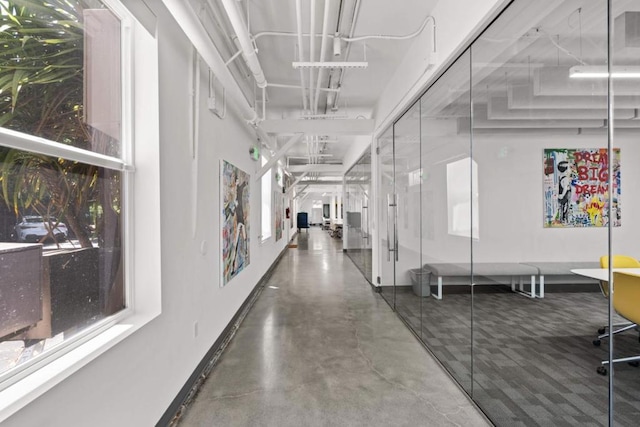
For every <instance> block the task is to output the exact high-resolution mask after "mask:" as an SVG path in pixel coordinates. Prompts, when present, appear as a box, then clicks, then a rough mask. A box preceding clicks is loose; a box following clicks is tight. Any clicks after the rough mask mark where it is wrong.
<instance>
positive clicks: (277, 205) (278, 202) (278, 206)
mask: <svg viewBox="0 0 640 427" xmlns="http://www.w3.org/2000/svg"><path fill="white" fill-rule="evenodd" d="M283 204H284V203H283V200H282V194H281V193H280V192H278V191H274V192H273V210H274V215H273V218H274V220H275V227H274V228H275V230H276V242H277V241H278V240H280V239H282V228H283V226H282V211H283V207H282V205H283Z"/></svg>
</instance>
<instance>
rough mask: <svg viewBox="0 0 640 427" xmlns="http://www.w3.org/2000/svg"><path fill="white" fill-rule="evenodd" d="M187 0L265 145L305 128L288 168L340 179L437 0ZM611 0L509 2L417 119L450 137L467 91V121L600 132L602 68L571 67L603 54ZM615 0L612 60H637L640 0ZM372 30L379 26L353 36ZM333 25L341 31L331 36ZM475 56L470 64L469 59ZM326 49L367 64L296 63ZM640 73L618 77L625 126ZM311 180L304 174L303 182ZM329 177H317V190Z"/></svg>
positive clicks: (639, 123) (462, 119) (632, 115)
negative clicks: (586, 75) (246, 51)
mask: <svg viewBox="0 0 640 427" xmlns="http://www.w3.org/2000/svg"><path fill="white" fill-rule="evenodd" d="M189 1H190V4H191V6H192V8H193V10H194V11H197V13H198V16H199V19H200V22H201V24H202V25H203V26H204V27H205V28H206V30H207V32H208V33H209V36H210V38H211V40H212V41H213V42H214V44H215V45H216V48H217V49H218V51H219V52H220V54H221V56H222V57H223V59H224V60H225V61H226V62H228V67H229V70H230V71H231V73H232V75H233V76H234V79H235V80H236V82H238V84H239V86H240V87H241V89H242V92H243V93H244V96H245V98H246V99H247V100H248V102H249V104H251V105H253V106H254V108H255V110H256V112H257V113H258V115H262V114H264V117H263V118H264V119H266V120H264V121H262V122H261V124H260V127H261V129H263V130H265V131H266V132H267V133H268V134H269V138H270V139H271V140H272V141H275V143H274V144H272V146H271V147H270V148H271V150H272V151H273V152H274V153H275V152H276V151H278V150H279V149H280V148H281V147H283V146H286V145H289V144H288V141H291V138H292V135H294V134H296V133H299V132H302V133H303V134H304V136H303V137H302V138H300V139H299V142H296V143H295V144H293V145H292V146H291V147H290V148H288V149H287V151H286V153H285V154H284V156H283V157H282V163H283V165H284V166H286V167H287V169H288V171H289V172H291V173H292V180H297V179H298V178H300V177H301V175H302V174H303V173H305V172H306V175H305V176H304V177H303V178H302V179H301V180H300V182H299V184H300V185H305V186H306V185H308V184H309V183H310V182H314V183H317V184H320V181H322V180H324V181H328V182H330V184H328V185H329V187H332V186H334V185H335V183H337V182H338V181H339V179H340V176H341V172H342V168H343V166H342V164H343V159H344V156H345V153H347V151H348V150H349V147H350V145H351V144H352V143H353V141H354V140H355V138H357V137H359V136H361V135H371V132H372V126H369V127H368V126H367V123H366V121H367V119H371V118H372V114H373V111H374V107H375V104H376V102H377V101H378V99H379V98H380V96H381V94H382V91H383V90H384V89H385V85H386V82H388V81H389V80H390V79H391V77H392V76H393V74H394V73H395V72H396V68H397V66H398V64H400V63H401V62H402V60H403V58H404V57H405V55H407V51H408V49H409V47H410V46H411V43H412V42H413V39H412V38H407V39H401V36H410V35H411V34H412V33H414V32H416V30H420V29H422V31H431V29H432V27H431V26H430V25H427V23H428V16H429V14H430V12H431V11H432V10H433V8H434V6H435V5H436V4H437V1H438V0H427V1H425V0H403V1H402V2H390V1H388V0H366V1H363V0H241V1H236V0H189ZM325 1H326V2H327V3H325ZM606 4H607V3H606V2H603V1H600V2H594V1H592V0H565V1H561V2H559V1H550V0H549V1H536V2H526V1H519V2H516V3H515V4H514V5H513V6H512V7H510V8H509V9H507V10H506V11H505V12H504V13H503V14H502V16H500V17H499V19H498V21H497V23H496V24H494V25H492V26H491V27H489V29H488V30H487V31H485V32H484V33H483V34H482V36H481V37H480V38H479V39H478V40H477V41H476V42H475V43H474V44H473V46H472V55H469V54H468V53H467V54H465V56H464V57H463V58H462V59H461V61H459V63H458V64H456V65H454V66H453V67H451V69H450V70H448V71H447V73H446V74H445V76H444V77H443V78H442V79H441V80H444V81H446V84H444V83H442V82H439V83H436V84H435V85H434V86H433V87H432V88H431V89H430V95H429V103H428V104H425V105H423V108H422V111H421V114H418V115H414V116H415V117H414V119H415V120H419V118H420V116H422V118H423V119H433V120H437V121H438V124H437V126H435V127H436V130H434V131H433V132H434V135H441V136H443V137H446V134H447V132H448V131H447V129H455V130H454V133H457V134H464V133H467V134H468V132H469V130H470V125H471V122H470V99H471V98H473V112H474V118H473V126H474V132H478V133H486V134H492V133H494V134H498V133H505V132H506V133H518V132H526V131H528V130H531V129H536V130H540V131H545V132H556V133H562V132H568V133H574V134H575V133H582V132H587V133H589V132H593V133H597V132H601V133H602V132H605V131H606V124H607V122H606V119H607V105H608V99H607V96H606V95H607V80H606V78H605V79H574V78H571V77H570V72H571V69H572V67H574V66H583V67H591V66H606V63H607V22H606V21H607V10H606ZM325 5H327V6H328V7H327V8H326V9H325ZM613 8H614V10H613V16H614V17H615V18H616V19H615V46H614V49H613V61H612V62H613V65H614V66H616V67H620V66H633V67H636V66H640V35H639V34H640V12H638V11H640V0H618V1H616V2H614V3H613ZM234 14H237V15H239V16H241V18H242V21H244V22H243V23H242V27H244V29H245V30H248V34H249V38H250V40H251V43H252V45H253V48H252V49H251V54H252V55H253V54H254V53H255V57H256V59H257V62H258V63H259V66H260V69H261V70H262V72H263V74H264V77H263V78H264V82H263V85H265V84H266V89H265V90H264V95H265V96H266V103H265V104H264V105H263V102H262V99H263V98H262V97H263V91H262V89H261V88H259V87H258V86H260V83H259V82H258V80H259V79H256V78H255V77H254V74H255V73H254V72H255V67H253V68H254V70H253V71H254V72H252V71H251V69H250V68H251V67H249V66H248V65H247V61H246V60H245V57H244V56H243V55H238V56H237V57H235V59H233V55H234V54H236V53H237V52H238V51H239V50H240V46H241V44H242V43H241V39H242V37H239V36H240V34H239V31H238V27H237V25H236V27H235V28H234V25H233V20H232V19H230V16H231V18H232V15H234ZM325 14H326V18H325ZM310 34H314V35H315V36H314V37H310ZM376 35H384V37H369V38H366V39H365V40H358V41H355V40H354V41H351V42H349V41H348V40H350V39H358V38H359V37H360V36H376ZM336 37H337V38H338V40H339V43H337V45H335V46H334V38H336ZM247 40H249V39H247ZM322 46H324V49H322V48H321V47H322ZM337 48H339V49H337ZM336 49H337V50H336ZM338 53H339V55H337V54H338ZM471 57H472V58H473V64H469V61H470V58H471ZM250 61H251V60H250ZM321 61H322V62H355V61H358V62H360V61H366V62H368V67H367V68H365V69H352V68H302V69H295V68H294V67H293V63H294V62H316V63H317V62H321ZM464 61H467V63H466V64H465V63H464ZM470 65H471V67H472V68H471V69H472V70H473V73H472V76H473V77H472V79H471V80H470V79H469V66H470ZM257 82H258V83H257ZM637 82H638V80H628V79H616V80H615V82H614V87H615V92H616V96H615V108H616V110H615V113H616V126H617V127H618V128H620V129H623V128H626V129H635V128H638V127H640V120H638V119H639V118H640V117H639V116H640V114H638V111H639V109H640V86H639V85H638V84H637ZM470 92H471V93H470ZM408 115H410V114H409V113H408ZM443 121H444V122H443ZM445 122H448V123H445ZM356 128H357V129H356ZM354 129H355V130H354ZM407 129H413V128H412V127H411V126H408V127H407ZM403 133H406V135H403ZM403 138H404V139H406V140H407V141H409V142H411V141H413V142H414V143H415V142H416V141H417V140H416V139H415V135H412V131H411V130H408V131H406V132H404V131H403V130H402V129H399V131H398V132H397V133H396V139H397V140H398V141H399V142H401V141H402V139H403ZM314 188H315V187H314V186H313V185H311V186H308V187H307V188H306V190H305V192H311V191H314ZM327 188H328V187H327V185H326V184H324V185H323V186H322V187H317V190H318V191H321V192H326V191H327Z"/></svg>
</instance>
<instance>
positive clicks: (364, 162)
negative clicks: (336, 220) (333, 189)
mask: <svg viewBox="0 0 640 427" xmlns="http://www.w3.org/2000/svg"><path fill="white" fill-rule="evenodd" d="M344 179H345V183H344V189H345V211H346V213H345V218H344V224H345V242H346V249H347V256H349V258H351V260H352V261H353V263H354V264H355V265H356V266H357V267H358V268H359V269H360V271H361V272H362V274H363V275H364V276H365V277H366V278H367V280H368V281H369V282H370V283H373V280H372V277H371V276H372V249H371V215H370V214H369V206H370V201H369V200H370V197H371V153H370V152H369V151H367V152H366V153H364V154H363V155H362V157H360V159H358V161H357V162H356V164H354V165H353V166H352V167H351V169H349V171H348V172H347V173H346V174H345V177H344Z"/></svg>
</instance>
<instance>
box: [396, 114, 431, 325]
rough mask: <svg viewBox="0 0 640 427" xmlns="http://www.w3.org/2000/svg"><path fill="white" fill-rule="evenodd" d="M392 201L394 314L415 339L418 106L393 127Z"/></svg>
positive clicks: (418, 271)
mask: <svg viewBox="0 0 640 427" xmlns="http://www.w3.org/2000/svg"><path fill="white" fill-rule="evenodd" d="M393 158H394V172H395V174H394V177H395V200H394V198H393V197H389V198H388V199H389V202H388V205H389V206H393V208H389V212H393V213H394V215H393V216H392V217H391V219H392V220H394V223H393V229H394V233H393V237H394V242H395V246H394V252H393V254H394V255H395V263H396V265H395V287H396V288H395V295H396V311H397V312H398V314H399V315H400V316H402V318H403V319H404V320H405V321H406V322H407V324H408V325H409V326H410V327H411V328H412V329H413V330H414V332H415V333H416V334H417V335H418V336H419V335H420V333H421V328H422V325H421V313H420V305H421V299H422V296H423V294H425V289H422V288H421V283H420V282H421V276H422V275H421V266H420V263H421V260H420V251H421V246H420V230H421V222H420V185H421V180H422V169H421V165H420V102H416V103H415V104H414V105H413V106H412V107H411V108H410V109H409V110H408V111H407V112H406V113H405V114H404V115H403V116H402V117H401V118H400V119H399V120H398V121H397V122H396V123H395V125H394V127H393Z"/></svg>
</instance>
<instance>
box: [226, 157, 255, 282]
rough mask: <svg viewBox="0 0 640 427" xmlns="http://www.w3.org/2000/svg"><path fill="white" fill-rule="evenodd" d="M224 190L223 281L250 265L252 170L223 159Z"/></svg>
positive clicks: (228, 279)
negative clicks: (248, 171) (238, 166)
mask: <svg viewBox="0 0 640 427" xmlns="http://www.w3.org/2000/svg"><path fill="white" fill-rule="evenodd" d="M221 169H222V171H221V175H222V177H221V180H220V181H221V194H222V205H221V206H222V213H221V214H222V283H221V286H224V285H226V284H227V283H229V281H230V280H231V279H233V278H234V277H235V276H237V275H238V273H240V272H241V271H242V270H243V269H244V268H246V267H247V266H248V265H249V260H250V257H249V247H250V245H249V236H250V235H251V233H250V232H249V223H250V218H251V216H250V211H249V200H250V199H249V174H248V173H246V172H244V171H242V170H241V169H238V168H237V167H235V166H234V165H232V164H231V163H229V162H227V161H225V160H223V161H222V164H221Z"/></svg>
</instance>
